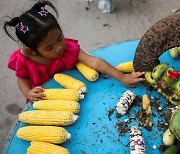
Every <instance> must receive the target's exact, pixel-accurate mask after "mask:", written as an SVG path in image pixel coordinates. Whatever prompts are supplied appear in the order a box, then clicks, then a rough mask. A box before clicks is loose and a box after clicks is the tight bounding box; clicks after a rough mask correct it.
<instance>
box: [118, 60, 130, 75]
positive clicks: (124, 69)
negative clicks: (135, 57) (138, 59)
mask: <svg viewBox="0 0 180 154" xmlns="http://www.w3.org/2000/svg"><path fill="white" fill-rule="evenodd" d="M116 68H117V69H118V70H119V71H121V72H124V73H131V72H133V71H134V67H133V62H132V61H129V62H124V63H121V64H119V65H117V66H116Z"/></svg>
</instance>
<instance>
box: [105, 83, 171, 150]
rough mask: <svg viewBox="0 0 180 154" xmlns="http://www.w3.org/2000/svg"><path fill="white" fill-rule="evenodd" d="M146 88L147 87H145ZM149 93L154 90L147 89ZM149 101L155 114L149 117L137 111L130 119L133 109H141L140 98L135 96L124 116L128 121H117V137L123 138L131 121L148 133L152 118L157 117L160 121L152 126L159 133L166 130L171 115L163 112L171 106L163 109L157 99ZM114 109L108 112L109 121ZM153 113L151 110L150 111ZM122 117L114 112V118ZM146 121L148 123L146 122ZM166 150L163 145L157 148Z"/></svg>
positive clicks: (143, 111)
mask: <svg viewBox="0 0 180 154" xmlns="http://www.w3.org/2000/svg"><path fill="white" fill-rule="evenodd" d="M146 87H147V86H146ZM149 88H150V89H149V91H150V92H152V91H153V90H154V88H152V87H149ZM150 101H151V108H154V109H155V113H152V114H151V115H147V114H146V113H145V110H144V109H141V110H140V111H138V112H137V113H136V114H135V118H130V116H131V115H130V113H129V112H130V111H131V109H132V108H133V107H135V106H138V107H142V97H140V96H136V98H135V100H134V101H133V103H132V104H131V106H130V108H129V109H128V111H127V113H126V115H127V116H128V120H127V121H126V120H125V121H118V122H117V123H116V128H117V130H118V133H119V136H124V135H125V134H126V133H127V132H129V130H130V128H129V126H128V125H129V124H130V123H131V122H132V121H133V120H137V121H139V125H140V126H142V127H144V128H145V129H147V130H148V131H151V130H152V126H153V124H152V119H153V117H156V116H159V117H161V120H159V121H158V122H157V124H154V126H155V127H158V130H159V131H165V130H166V129H167V128H168V125H169V120H170V116H171V114H169V113H168V112H170V111H169V110H168V112H167V113H165V112H164V109H166V108H169V107H171V104H169V103H166V104H165V105H164V106H163V107H161V106H160V104H161V102H159V98H156V97H154V98H152V99H150ZM114 111H115V108H114V109H113V108H111V109H109V111H108V118H109V120H111V115H112V114H113V113H114ZM152 111H153V110H152ZM121 116H122V115H121V114H119V113H117V112H116V118H120V117H121ZM147 119H148V121H149V122H151V123H148V122H147ZM166 149H167V147H166V146H165V145H161V146H160V147H159V150H160V151H162V152H164V151H165V150H166Z"/></svg>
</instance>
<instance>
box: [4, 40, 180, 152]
mask: <svg viewBox="0 0 180 154" xmlns="http://www.w3.org/2000/svg"><path fill="white" fill-rule="evenodd" d="M138 42H139V40H132V41H127V42H120V43H117V44H113V45H110V46H106V47H104V48H100V49H97V50H95V51H93V52H92V54H93V55H95V56H97V57H101V58H103V59H105V60H106V61H108V62H109V63H110V64H111V65H113V66H117V65H118V64H119V63H122V62H126V61H131V60H133V57H134V53H135V50H136V47H137V44H138ZM179 60H180V58H179V59H177V60H174V59H172V58H171V57H170V56H169V53H168V52H165V53H164V54H163V55H162V56H161V57H160V61H161V62H168V63H169V66H174V67H175V69H176V70H177V69H179V66H180V65H179ZM63 73H65V74H68V75H71V76H72V77H75V78H76V79H79V80H81V81H83V82H84V83H85V84H86V86H87V89H88V92H87V93H86V95H85V98H84V99H83V100H80V102H79V103H80V105H81V108H80V113H79V114H78V115H79V119H78V120H77V122H76V123H75V124H73V125H71V126H67V127H65V128H66V129H67V130H68V131H69V132H70V133H71V135H72V136H71V139H70V140H68V141H66V142H65V143H63V144H61V146H63V147H66V148H68V149H69V151H70V153H71V154H81V153H83V154H102V153H103V154H111V153H114V154H125V153H129V151H130V148H129V131H127V132H126V133H125V134H124V135H123V136H120V135H119V132H118V130H117V127H116V124H117V122H120V121H121V122H124V120H125V119H128V118H134V120H133V121H132V122H130V123H129V124H128V128H130V126H132V125H138V119H136V118H135V113H137V111H139V110H141V106H134V107H133V108H132V109H131V110H130V111H129V116H128V115H123V116H122V117H120V118H116V111H114V113H113V114H112V116H111V120H110V119H109V118H108V111H109V109H110V108H115V105H116V103H117V102H118V100H119V99H120V97H121V95H122V94H123V93H124V92H125V91H126V90H131V91H133V92H134V93H135V94H136V95H138V96H142V95H143V94H145V93H147V94H148V95H149V96H150V98H151V97H156V98H158V99H159V100H158V101H159V105H160V106H161V107H162V108H163V112H166V111H167V107H165V106H166V105H167V101H166V100H165V99H164V98H163V97H162V96H161V95H159V94H158V93H157V92H156V91H148V90H147V89H146V88H145V87H144V86H143V85H142V84H140V83H139V84H138V87H137V88H128V87H125V86H124V85H123V84H122V83H120V82H118V81H117V80H115V79H113V78H111V77H108V76H104V75H103V74H100V78H99V79H98V80H97V81H96V82H89V81H87V80H86V79H85V78H84V77H83V76H82V75H81V74H80V72H79V71H78V70H77V69H76V68H73V69H72V70H70V71H66V72H63ZM44 87H45V88H62V87H61V86H60V85H59V84H58V83H56V82H55V81H54V79H51V80H50V81H48V82H47V84H45V86H44ZM26 110H33V107H32V103H29V104H27V106H26V107H25V108H24V109H23V111H26ZM23 111H22V112H23ZM152 112H153V114H154V116H153V117H152V119H153V123H154V125H153V127H152V131H148V130H146V129H145V128H143V127H139V128H140V130H141V132H142V134H143V137H144V140H145V143H146V151H147V154H151V153H153V154H159V153H161V152H160V150H159V149H158V147H159V146H160V145H162V144H163V143H162V135H163V131H162V130H159V129H158V121H160V122H162V123H164V122H165V121H164V118H162V117H160V115H159V113H157V112H156V110H155V109H154V108H153V107H152ZM26 125H27V124H25V123H22V122H19V121H18V120H17V122H15V124H14V126H13V127H12V130H11V132H10V134H9V136H8V139H7V141H6V145H5V148H4V153H7V154H14V153H18V154H25V153H26V150H27V148H28V147H29V145H30V142H28V141H24V140H21V139H19V138H18V137H17V136H16V132H17V130H18V129H19V128H21V127H24V126H26ZM153 136H156V139H152V137H153ZM153 145H156V147H157V149H155V150H153V149H152V146H153Z"/></svg>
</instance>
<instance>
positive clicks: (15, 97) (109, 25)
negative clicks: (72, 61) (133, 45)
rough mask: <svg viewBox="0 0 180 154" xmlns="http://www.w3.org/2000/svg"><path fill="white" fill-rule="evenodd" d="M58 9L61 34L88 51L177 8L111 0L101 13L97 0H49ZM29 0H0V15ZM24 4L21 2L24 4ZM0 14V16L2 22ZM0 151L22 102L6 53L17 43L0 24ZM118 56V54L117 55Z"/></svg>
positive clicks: (133, 35) (136, 33)
mask: <svg viewBox="0 0 180 154" xmlns="http://www.w3.org/2000/svg"><path fill="white" fill-rule="evenodd" d="M53 2H54V4H55V5H56V6H57V9H58V11H59V15H60V17H59V19H58V21H59V23H60V25H61V27H62V29H63V31H64V34H65V36H67V37H72V38H76V39H78V40H79V42H80V44H81V48H82V49H84V50H85V51H88V52H91V51H92V50H95V49H97V48H100V47H103V46H107V45H111V44H113V43H117V42H120V41H125V40H131V39H137V38H141V37H142V35H143V34H144V33H145V32H146V30H147V29H148V28H149V27H150V26H152V25H153V24H154V23H155V22H157V21H158V20H160V19H161V18H164V17H166V16H168V15H170V14H172V13H171V10H172V9H174V8H180V1H179V0H146V2H145V3H143V2H142V0H132V6H130V5H129V0H113V3H114V4H115V6H116V9H115V11H114V12H113V13H111V14H103V13H101V11H100V10H99V9H98V7H97V4H98V0H95V2H93V3H91V4H90V5H88V3H87V2H86V1H85V0H75V1H72V0H61V1H58V0H53ZM31 3H32V1H31V2H27V1H26V0H16V1H12V0H1V1H0V18H2V17H4V16H6V15H8V16H12V15H14V16H15V15H18V14H19V13H21V12H22V11H21V9H22V8H24V9H25V8H27V7H28V6H29V5H30V4H31ZM24 4H25V5H24ZM3 21H4V18H2V19H1V26H3ZM0 36H1V37H0V52H1V55H0V69H1V71H0V85H1V88H0V117H1V119H0V151H1V150H2V147H3V144H4V141H5V138H6V137H7V135H8V133H9V131H10V129H11V127H12V124H13V123H14V121H15V120H16V119H17V115H18V113H20V112H21V110H22V108H24V106H25V99H24V97H23V96H22V94H21V92H20V91H19V89H18V86H17V82H16V78H15V76H14V72H13V71H11V70H9V69H8V68H7V66H6V65H7V59H8V57H9V55H10V53H11V52H12V51H13V50H15V49H17V48H18V47H19V46H20V44H17V43H16V42H13V41H12V40H10V39H9V38H8V37H7V36H6V34H5V33H4V31H3V29H2V28H0ZM119 58H120V57H119Z"/></svg>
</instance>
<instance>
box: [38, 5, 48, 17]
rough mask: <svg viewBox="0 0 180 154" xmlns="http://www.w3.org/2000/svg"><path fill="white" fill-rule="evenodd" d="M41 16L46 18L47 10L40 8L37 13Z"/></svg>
mask: <svg viewBox="0 0 180 154" xmlns="http://www.w3.org/2000/svg"><path fill="white" fill-rule="evenodd" d="M38 13H39V14H40V15H41V16H47V14H48V10H46V9H45V8H44V7H41V11H39V12H38Z"/></svg>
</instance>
